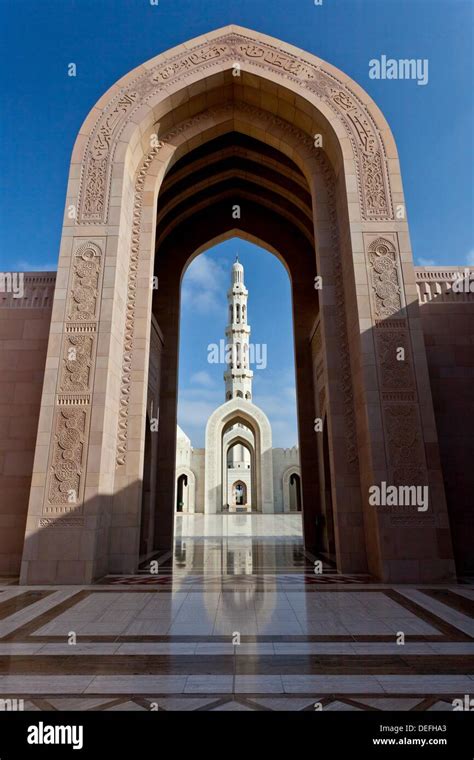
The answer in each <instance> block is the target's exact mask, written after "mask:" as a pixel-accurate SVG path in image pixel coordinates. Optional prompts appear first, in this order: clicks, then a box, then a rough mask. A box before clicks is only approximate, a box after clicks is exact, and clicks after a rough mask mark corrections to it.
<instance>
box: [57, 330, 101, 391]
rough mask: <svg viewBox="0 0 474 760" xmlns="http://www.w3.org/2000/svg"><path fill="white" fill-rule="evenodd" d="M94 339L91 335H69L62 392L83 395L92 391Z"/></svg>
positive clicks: (66, 342)
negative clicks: (91, 374)
mask: <svg viewBox="0 0 474 760" xmlns="http://www.w3.org/2000/svg"><path fill="white" fill-rule="evenodd" d="M93 345H94V344H93V338H92V337H91V336H90V335H74V334H73V335H67V336H65V341H64V358H63V370H62V380H61V383H60V391H61V392H62V393H83V392H85V391H89V390H90V373H91V363H92V349H93Z"/></svg>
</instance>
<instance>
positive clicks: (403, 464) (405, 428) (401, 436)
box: [384, 404, 427, 485]
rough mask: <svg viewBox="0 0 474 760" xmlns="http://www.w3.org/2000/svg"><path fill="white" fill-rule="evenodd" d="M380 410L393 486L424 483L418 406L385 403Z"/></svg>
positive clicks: (424, 475) (424, 472) (423, 462)
mask: <svg viewBox="0 0 474 760" xmlns="http://www.w3.org/2000/svg"><path fill="white" fill-rule="evenodd" d="M384 413H385V414H384V416H385V422H386V425H387V441H388V450H389V459H390V464H391V467H392V471H393V478H392V479H393V483H394V485H426V483H427V481H426V468H425V461H424V455H423V445H422V442H421V440H420V423H419V417H418V407H417V406H416V405H414V404H392V405H388V406H385V408H384Z"/></svg>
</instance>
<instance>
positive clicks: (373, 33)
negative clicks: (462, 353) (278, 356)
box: [0, 0, 474, 445]
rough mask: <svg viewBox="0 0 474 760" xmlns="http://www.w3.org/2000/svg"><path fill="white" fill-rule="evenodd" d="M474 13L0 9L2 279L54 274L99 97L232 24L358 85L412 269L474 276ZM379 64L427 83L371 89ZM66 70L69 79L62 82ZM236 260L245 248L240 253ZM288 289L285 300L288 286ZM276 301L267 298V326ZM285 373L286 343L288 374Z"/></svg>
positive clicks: (237, 7)
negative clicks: (378, 129) (388, 159)
mask: <svg viewBox="0 0 474 760" xmlns="http://www.w3.org/2000/svg"><path fill="white" fill-rule="evenodd" d="M473 10H474V3H473V2H472V0H323V4H322V5H321V6H315V5H314V0H159V4H158V6H152V5H151V4H150V0H41V1H40V2H38V0H0V45H1V48H0V49H1V55H2V67H1V73H0V85H1V92H2V100H1V108H2V111H3V113H2V116H3V118H2V119H1V122H0V145H1V148H2V149H1V150H0V269H1V270H2V271H4V270H8V269H13V270H18V269H19V270H22V269H24V270H29V269H54V268H55V267H56V260H57V255H58V248H59V240H60V231H61V220H62V214H63V208H64V199H65V190H66V184H67V173H68V164H69V159H70V155H71V150H72V147H73V144H74V140H75V137H76V134H77V132H78V130H79V127H80V125H81V123H82V121H83V120H84V118H85V117H86V115H87V113H88V111H89V110H90V108H91V107H92V106H93V105H94V103H95V102H96V100H97V99H98V98H99V97H100V96H101V95H102V94H103V92H104V91H105V90H106V89H107V88H108V87H109V86H110V85H111V84H113V82H115V81H116V80H117V79H118V78H119V77H121V76H123V75H124V74H125V73H127V72H128V71H129V70H130V69H132V68H133V67H135V66H137V65H139V64H140V63H142V62H143V61H145V60H147V59H149V58H151V57H153V56H155V55H157V54H158V53H160V52H162V51H164V50H166V49H167V48H169V47H171V46H173V45H176V44H179V43H181V42H183V41H185V40H188V39H190V38H192V37H194V36H196V35H199V34H203V33H205V32H207V31H209V30H210V29H214V28H217V27H220V26H223V25H225V24H228V23H236V24H241V25H242V26H247V27H250V28H253V29H256V30H257V31H261V32H264V33H267V34H270V35H274V36H275V37H279V38H281V39H283V40H285V41H287V42H289V43H292V44H294V45H297V46H299V47H301V48H303V49H306V50H308V51H310V52H312V53H314V54H315V55H318V56H319V57H321V58H323V59H325V60H327V61H329V62H330V63H332V64H334V65H335V66H337V67H339V68H340V69H342V70H343V71H344V72H346V73H347V74H348V75H349V76H351V77H352V78H354V79H355V80H356V81H357V82H359V84H360V85H361V86H362V87H364V88H365V89H366V90H367V91H368V92H369V94H370V95H371V96H372V97H373V98H374V100H375V102H376V103H377V104H378V106H379V107H380V108H381V110H382V112H383V113H384V114H385V116H386V118H387V120H388V122H389V124H390V126H391V128H392V131H393V133H394V136H395V139H396V142H397V145H398V150H399V155H400V161H401V167H402V175H403V180H404V189H405V196H406V202H407V211H408V218H409V221H410V230H411V237H412V245H413V251H414V256H415V261H416V262H417V263H421V264H427V263H435V264H442V265H446V264H461V265H462V264H472V265H474V234H473V214H472V208H473V182H472V167H473V139H474V138H473V136H474V118H473V103H474V99H473V97H472V93H473V90H474V87H473V85H474V81H473V70H474V67H473V50H472V24H473ZM381 55H386V56H388V57H393V58H422V59H424V58H427V59H428V61H429V82H428V84H427V85H426V86H419V85H417V84H416V82H414V81H396V80H393V81H389V80H373V79H370V78H369V61H370V60H371V59H372V58H379V57H380V56H381ZM71 62H73V63H75V64H76V66H77V76H76V77H74V78H73V77H69V76H67V67H68V64H69V63H71ZM237 243H238V245H237ZM229 246H230V247H229V250H227V249H226V250H225V252H221V253H222V259H221V260H219V258H218V253H214V252H213V253H212V255H211V253H208V254H206V256H208V258H209V261H214V262H215V263H216V262H219V261H222V262H225V261H227V259H228V263H230V261H231V260H232V258H233V256H231V255H230V253H231V250H230V249H232V245H231V244H229ZM236 247H238V248H239V249H240V250H241V251H242V250H243V249H244V248H246V246H244V245H243V244H242V243H241V242H240V241H236ZM232 253H233V249H232ZM247 253H248V255H249V256H250V253H249V252H248V251H247V252H246V255H247ZM215 256H217V258H216V259H215V258H214V257H215ZM259 256H260V258H257V256H252V257H251V258H250V259H249V262H248V278H250V277H251V276H252V277H253V276H254V275H253V274H251V270H252V266H253V264H252V263H251V262H252V260H254V261H255V262H256V261H259V262H263V261H269V260H270V259H269V256H268V255H267V254H263V252H261V251H259ZM216 265H218V264H217V263H216ZM196 266H199V265H198V264H196ZM262 266H263V263H262ZM257 269H258V271H259V272H260V263H259V265H258V267H257ZM275 271H276V270H275ZM282 272H283V270H282ZM283 274H284V273H283ZM258 276H260V277H263V276H264V275H263V274H262V272H260V275H258ZM258 276H257V275H255V277H256V278H257V279H256V280H255V286H256V288H257V289H258V284H259V280H258ZM275 276H276V275H275ZM284 276H286V275H284ZM281 287H282V289H283V290H282V294H283V291H284V285H283V281H282V285H281ZM268 297H269V294H268V289H267V292H265V289H262V291H261V298H262V301H261V308H262V314H264V313H265V308H267V310H268V308H269V303H268V301H266V300H265V299H266V298H268ZM282 297H283V296H282ZM265 305H266V306H265ZM252 308H256V303H253V304H252ZM262 319H263V321H262V323H261V324H260V323H259V317H258V314H257V313H255V318H254V319H253V322H252V326H253V329H254V331H255V333H257V332H258V333H259V334H261V335H262V336H263V333H264V327H265V319H264V317H262ZM184 320H185V323H186V314H185V315H184ZM267 322H268V320H267ZM216 324H217V321H216V320H214V322H213V321H212V319H211V318H210V321H209V325H210V326H211V327H212V326H213V325H214V326H215V325H216ZM282 327H283V324H282ZM261 339H262V340H264V338H263V337H262V338H261ZM183 340H184V336H183ZM207 342H209V341H208V340H206V345H207ZM182 345H184V343H183V344H182ZM282 354H283V350H282ZM198 358H199V357H196V360H198ZM291 362H292V348H291V341H290V346H289V347H288V351H287V357H286V360H285V366H286V367H287V368H288V370H289V371H290V374H291ZM182 366H183V362H182ZM256 392H257V389H256ZM262 396H263V388H262ZM272 421H273V420H272ZM288 424H289V423H288ZM289 435H290V434H289ZM291 443H292V441H291V440H289V441H288V445H291Z"/></svg>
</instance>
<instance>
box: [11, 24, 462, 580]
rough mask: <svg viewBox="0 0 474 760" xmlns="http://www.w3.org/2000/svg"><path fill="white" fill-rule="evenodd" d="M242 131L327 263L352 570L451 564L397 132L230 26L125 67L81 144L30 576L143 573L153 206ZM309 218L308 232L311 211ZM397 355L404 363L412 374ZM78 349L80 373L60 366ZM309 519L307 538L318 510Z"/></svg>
mask: <svg viewBox="0 0 474 760" xmlns="http://www.w3.org/2000/svg"><path fill="white" fill-rule="evenodd" d="M236 72H237V73H238V74H239V76H234V75H235V74H236ZM236 94H237V95H238V98H237V97H236ZM229 96H232V97H231V98H230V101H229ZM237 101H238V102H237ZM226 125H227V126H226ZM230 126H231V127H232V129H234V130H235V131H239V130H240V129H246V130H247V131H249V132H250V133H251V134H252V135H253V136H254V137H256V139H259V140H261V141H263V142H264V143H265V144H267V145H268V146H272V147H273V148H275V149H278V150H279V151H280V152H281V153H282V155H285V156H286V157H287V158H288V159H290V160H291V161H293V162H294V163H295V165H297V166H298V167H299V169H300V171H301V173H302V174H303V176H304V177H305V178H306V181H307V183H308V187H309V188H310V192H311V196H312V222H313V225H314V231H315V242H314V249H315V265H316V268H317V272H318V275H321V276H322V278H323V282H324V287H323V289H322V290H321V291H320V293H319V307H320V322H319V325H320V328H319V333H318V332H315V333H314V335H313V337H312V340H311V347H312V351H313V354H314V362H315V365H317V366H319V367H322V369H321V372H322V374H323V376H324V378H325V388H326V393H327V396H328V399H327V403H328V410H329V413H328V420H329V424H330V435H331V452H330V456H331V466H332V468H333V469H334V473H335V475H337V477H336V478H335V479H334V484H333V488H334V489H335V490H336V491H338V493H336V494H335V496H336V499H335V504H336V505H337V506H336V507H335V523H336V530H337V542H336V543H337V545H338V548H337V552H338V565H339V567H340V569H342V570H347V571H350V570H352V571H361V570H362V569H363V568H364V565H365V562H366V560H365V555H366V554H367V558H368V567H369V569H370V571H371V572H372V573H373V574H374V575H375V576H376V577H380V578H384V579H386V580H397V579H399V580H404V579H410V580H419V579H424V578H433V579H435V578H443V577H447V576H448V575H449V574H450V573H451V572H452V570H453V563H452V552H451V545H450V536H449V528H448V527H447V525H448V524H447V515H446V504H445V497H444V489H443V485H442V479H441V474H440V470H439V464H438V461H437V457H438V448H437V436H436V429H435V423H434V415H433V408H432V401H431V393H430V389H429V381H428V374H427V366H426V356H425V350H424V346H423V340H422V334H421V329H420V320H419V313H418V303H417V297H416V295H417V294H416V285H415V276H414V270H413V264H412V257H411V248H410V241H409V234H408V224H407V220H406V213H405V205H404V196H403V190H402V185H401V178H400V167H399V162H398V156H397V151H396V146H395V143H394V140H393V138H392V135H391V133H390V130H389V128H388V125H387V123H386V121H385V119H384V118H383V116H382V114H381V113H380V111H379V110H378V108H377V107H376V105H375V104H374V103H373V101H372V100H371V98H370V97H369V96H368V95H367V93H365V92H364V91H363V90H362V89H361V88H360V87H359V86H358V85H357V84H356V83H355V82H353V81H352V80H350V79H349V78H348V77H347V76H346V75H344V74H343V73H342V72H340V71H338V70H337V69H335V68H334V67H333V66H331V65H330V64H327V63H326V62H324V61H322V60H320V59H318V58H316V57H315V56H312V55H310V54H308V53H305V52H303V51H301V50H298V49H297V48H294V47H293V46H290V45H287V44H286V43H283V42H280V41H278V40H275V39H273V38H270V37H267V36H265V35H261V34H258V33H255V32H253V31H251V30H247V29H242V28H240V27H235V26H229V27H225V28H223V29H220V30H216V31H215V32H212V33H211V34H208V35H204V36H203V37H200V38H197V39H196V40H193V41H192V42H188V43H186V45H182V46H179V47H177V48H175V49H173V50H171V51H168V52H166V53H163V54H161V55H160V56H157V57H156V58H155V59H152V60H151V61H149V62H147V63H146V64H144V65H143V66H140V67H138V68H137V69H135V70H133V71H132V72H130V73H129V74H127V75H126V76H125V77H123V78H122V79H121V80H119V81H118V82H117V83H116V84H115V85H113V87H112V88H110V90H109V91H108V92H107V93H106V94H105V95H104V96H103V97H102V98H101V99H100V100H99V101H98V103H97V104H96V106H95V107H94V108H93V109H92V110H91V112H90V114H89V116H88V117H87V119H86V121H85V122H84V124H83V126H82V127H81V130H80V132H79V135H78V138H77V141H76V144H75V147H74V150H73V154H72V159H71V169H70V174H69V183H68V190H67V199H66V209H65V217H64V228H63V236H62V240H61V248H60V258H59V266H58V276H57V281H56V291H55V299H54V305H53V315H52V322H51V333H50V341H49V347H48V357H47V363H46V372H45V383H44V390H43V397H42V406H41V414H40V421H39V430H38V439H37V447H36V455H35V463H34V473H33V480H32V487H31V496H30V504H29V512H28V519H27V527H26V537H25V549H24V556H23V564H22V582H25V583H40V582H45V583H47V582H72V583H74V582H88V581H90V580H92V579H93V578H96V577H98V576H101V575H103V574H104V573H106V572H107V571H109V570H111V569H113V570H116V571H117V570H126V571H131V570H133V569H134V567H135V566H136V561H137V555H138V543H139V530H140V510H139V506H138V505H139V503H140V491H141V479H142V471H143V453H144V451H143V449H144V443H143V439H144V434H143V431H144V424H145V407H146V386H147V383H146V373H147V369H148V352H149V342H150V317H151V309H152V291H151V288H150V279H151V274H152V273H153V261H154V246H155V242H156V241H155V222H156V217H157V210H156V209H157V198H158V194H159V191H160V187H161V184H162V182H163V178H164V177H165V175H166V173H167V172H169V171H170V169H171V167H172V165H173V164H174V163H176V162H177V161H178V160H179V159H180V158H181V157H182V156H185V155H186V154H187V153H189V152H190V151H192V150H193V149H196V148H197V147H198V146H200V145H202V144H203V143H204V142H206V141H208V140H210V139H212V137H215V136H216V135H218V134H219V133H223V132H224V131H226V130H227V131H228V130H229V127H230ZM315 134H317V135H321V138H322V146H323V147H322V148H321V147H316V146H315V141H314V136H315ZM319 144H320V143H319V142H317V143H316V145H319ZM249 197H250V199H252V196H251V193H250V195H249ZM268 208H269V210H271V211H275V209H270V207H268ZM278 213H280V214H282V217H283V212H282V210H281V208H279V209H278ZM298 223H299V225H300V229H299V232H301V235H302V236H303V237H304V236H305V235H306V226H305V224H306V223H305V221H304V218H303V219H302V220H300V222H298ZM241 226H242V225H241ZM243 226H245V225H243ZM295 229H296V227H295ZM221 234H222V233H221ZM226 234H228V230H226ZM248 234H252V231H251V229H250V226H249V230H248ZM269 237H271V235H269ZM306 237H307V235H306ZM205 242H206V241H204V240H203V241H202V243H201V244H200V245H201V247H202V245H204V244H205ZM307 242H308V244H309V242H310V241H309V239H308V240H307ZM275 243H276V241H275ZM270 244H271V243H270ZM273 247H274V248H275V250H278V245H276V244H275V245H274V246H273ZM197 248H199V246H197V247H196V250H197ZM188 258H189V256H188ZM338 307H339V308H338ZM398 345H403V346H404V347H405V348H406V352H407V357H408V358H407V363H406V365H405V366H404V368H403V369H402V370H401V371H400V366H399V365H398V366H397V362H396V359H395V357H394V352H393V347H394V346H398ZM75 347H78V349H79V350H78V354H79V356H80V367H79V371H78V367H77V366H75V365H73V366H71V363H70V360H69V359H68V356H69V349H70V348H75ZM341 348H342V350H341ZM331 377H334V378H335V380H336V382H335V383H334V384H333V383H332V382H331ZM163 393H165V391H164V390H162V398H163ZM331 397H332V398H331ZM317 406H318V404H317V400H316V407H317ZM160 418H161V411H160ZM300 424H302V423H301V415H300ZM174 435H175V434H174ZM305 435H306V438H307V439H308V441H309V434H305ZM170 440H171V439H170ZM308 441H307V442H306V445H307V446H308V445H309V443H308ZM171 442H172V441H171ZM167 466H168V469H169V465H167ZM302 467H303V470H304V465H303V464H302ZM303 480H305V476H304V475H303ZM382 480H386V481H388V482H390V481H397V482H400V483H403V482H406V483H411V482H420V483H426V484H428V485H429V487H430V494H431V501H430V511H429V512H428V513H427V514H424V515H421V514H418V513H416V512H415V513H411V512H410V513H404V514H402V515H400V514H397V513H394V511H393V510H392V509H390V508H384V509H381V510H375V509H374V508H373V507H369V505H368V503H367V489H368V487H369V486H370V485H371V484H373V483H378V482H380V481H382ZM168 481H170V482H171V475H169V477H168ZM303 503H304V498H303ZM305 524H306V530H307V535H308V536H309V535H310V533H311V526H310V525H309V523H308V521H307V520H306V517H305ZM166 535H167V540H168V539H169V531H168V533H167V534H166ZM308 540H309V539H308ZM420 546H423V547H425V548H424V550H423V551H424V556H423V557H420V555H419V551H420V550H419V547H420Z"/></svg>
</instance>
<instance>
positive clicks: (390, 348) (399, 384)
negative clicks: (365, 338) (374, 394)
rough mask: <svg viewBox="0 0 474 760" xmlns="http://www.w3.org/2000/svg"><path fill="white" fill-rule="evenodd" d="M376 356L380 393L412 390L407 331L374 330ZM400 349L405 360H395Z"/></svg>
mask: <svg viewBox="0 0 474 760" xmlns="http://www.w3.org/2000/svg"><path fill="white" fill-rule="evenodd" d="M376 345H377V355H378V362H379V367H380V376H381V378H380V380H381V382H380V384H381V388H382V391H400V390H408V389H412V388H414V377H413V368H412V364H411V350H410V346H409V339H408V333H407V331H401V330H396V331H395V330H379V329H377V328H376ZM400 348H402V349H403V350H404V354H405V359H404V360H399V359H397V352H398V350H399V349H400Z"/></svg>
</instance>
